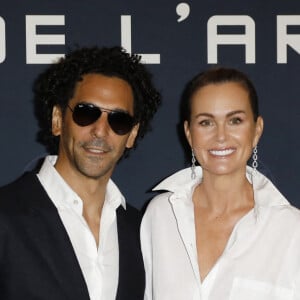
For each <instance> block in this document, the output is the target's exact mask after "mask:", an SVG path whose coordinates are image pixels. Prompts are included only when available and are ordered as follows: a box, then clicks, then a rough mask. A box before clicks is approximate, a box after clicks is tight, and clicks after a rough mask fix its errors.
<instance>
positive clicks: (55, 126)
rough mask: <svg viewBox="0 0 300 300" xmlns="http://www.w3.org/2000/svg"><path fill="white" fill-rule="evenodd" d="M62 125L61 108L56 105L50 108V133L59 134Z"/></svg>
mask: <svg viewBox="0 0 300 300" xmlns="http://www.w3.org/2000/svg"><path fill="white" fill-rule="evenodd" d="M61 127H62V112H61V108H60V107H59V106H57V105H55V106H54V107H53V110H52V134H53V135H54V136H59V135H60V134H61Z"/></svg>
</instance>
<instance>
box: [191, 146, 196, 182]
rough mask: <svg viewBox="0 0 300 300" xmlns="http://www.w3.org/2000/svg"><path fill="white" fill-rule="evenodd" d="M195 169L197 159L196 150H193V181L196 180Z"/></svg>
mask: <svg viewBox="0 0 300 300" xmlns="http://www.w3.org/2000/svg"><path fill="white" fill-rule="evenodd" d="M195 168H196V158H195V154H194V150H193V149H192V166H191V169H192V174H191V178H192V179H195V178H196V172H195Z"/></svg>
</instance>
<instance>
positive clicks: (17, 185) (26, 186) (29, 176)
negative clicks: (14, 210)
mask: <svg viewBox="0 0 300 300" xmlns="http://www.w3.org/2000/svg"><path fill="white" fill-rule="evenodd" d="M36 188H40V187H39V181H38V178H37V176H36V174H35V173H33V172H26V173H24V174H22V175H21V176H20V177H18V178H17V179H16V180H14V181H13V182H11V183H8V184H6V185H4V186H2V187H0V208H4V207H9V206H13V205H14V203H15V202H16V201H19V200H18V199H20V198H28V197H30V196H31V194H33V193H35V190H36Z"/></svg>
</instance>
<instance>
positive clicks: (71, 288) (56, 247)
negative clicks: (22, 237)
mask: <svg viewBox="0 0 300 300" xmlns="http://www.w3.org/2000/svg"><path fill="white" fill-rule="evenodd" d="M26 177H27V178H26V181H27V183H26V184H25V190H24V191H23V192H24V195H26V196H27V197H28V198H29V200H28V201H24V203H25V205H26V206H27V208H28V215H29V218H28V222H26V227H27V231H28V236H29V238H31V241H32V244H33V245H32V246H33V247H36V250H37V251H36V252H37V254H38V255H40V256H41V259H43V260H44V261H45V262H46V265H47V266H48V267H49V272H51V273H52V274H53V276H54V278H55V279H56V280H57V283H58V286H59V287H60V288H61V290H62V291H63V292H64V293H65V295H66V299H80V300H84V299H89V295H88V290H87V286H86V283H85V280H84V277H83V274H82V272H81V269H80V266H79V263H78V260H77V258H76V255H75V253H74V250H73V247H72V244H71V241H70V239H69V237H68V234H67V232H66V230H65V228H64V225H63V223H62V221H61V219H60V217H59V215H58V212H57V209H56V207H55V206H54V204H53V202H52V201H51V200H50V199H49V197H48V196H47V194H46V192H45V190H44V189H43V188H42V186H41V184H40V182H39V181H38V179H37V177H36V175H35V174H29V175H26Z"/></svg>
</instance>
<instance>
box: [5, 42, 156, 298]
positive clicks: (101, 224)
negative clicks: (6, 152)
mask: <svg viewBox="0 0 300 300" xmlns="http://www.w3.org/2000/svg"><path fill="white" fill-rule="evenodd" d="M159 103H160V95H159V93H158V92H157V91H156V90H155V89H154V87H153V85H152V82H151V76H150V74H149V73H148V71H147V70H146V69H145V67H144V66H143V65H142V64H141V63H140V58H139V57H137V56H135V55H129V54H128V53H126V52H125V51H124V50H123V49H121V48H119V47H113V48H102V49H99V48H96V47H94V48H83V49H78V50H75V51H73V52H71V53H69V54H68V55H66V57H65V58H63V59H60V60H59V61H58V63H56V64H53V65H51V66H50V67H49V68H48V69H47V70H46V71H45V72H44V73H43V74H42V75H41V76H40V77H39V78H38V80H37V81H36V83H35V108H36V113H37V116H38V119H39V124H40V129H41V130H40V132H39V140H40V141H41V142H43V143H44V144H45V145H46V146H47V149H48V150H49V153H52V154H53V153H57V156H55V155H54V156H47V157H46V158H45V160H44V162H43V165H42V167H41V169H40V170H39V171H38V173H37V174H35V172H29V173H26V174H24V175H23V176H22V177H21V178H19V179H18V180H16V181H15V182H13V183H11V184H9V185H7V186H5V187H2V188H1V189H0V295H1V299H3V300H7V299H14V300H15V299H26V300H29V299H49V300H50V299H51V300H63V299H64V300H65V299H80V300H85V299H92V300H96V299H97V300H99V299H103V300H109V299H128V300H134V299H143V295H144V269H143V261H142V257H141V253H140V245H139V216H138V214H137V211H136V210H135V209H134V208H133V207H131V206H130V205H128V204H126V203H125V199H124V197H123V196H122V194H121V193H120V191H119V190H118V188H117V186H116V185H115V184H114V183H113V181H112V180H111V179H110V178H111V175H112V173H113V170H114V168H115V165H116V164H117V162H118V161H119V159H120V158H121V157H122V156H123V154H124V152H125V154H127V152H128V150H129V149H130V148H132V147H135V146H136V142H137V140H138V139H139V138H142V137H143V136H144V134H145V133H146V131H148V129H149V126H150V124H149V122H150V120H151V119H152V117H153V115H154V113H155V112H156V110H157V107H158V105H159Z"/></svg>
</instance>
